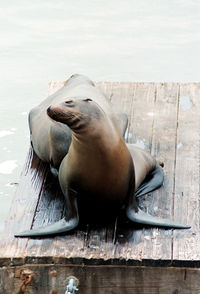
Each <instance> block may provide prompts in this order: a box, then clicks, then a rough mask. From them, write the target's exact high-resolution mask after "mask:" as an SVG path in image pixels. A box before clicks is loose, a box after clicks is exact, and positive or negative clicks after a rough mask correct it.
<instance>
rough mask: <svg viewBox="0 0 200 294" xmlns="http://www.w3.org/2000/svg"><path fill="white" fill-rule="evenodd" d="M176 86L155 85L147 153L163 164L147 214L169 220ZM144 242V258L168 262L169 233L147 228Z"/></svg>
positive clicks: (173, 160) (169, 253)
mask: <svg viewBox="0 0 200 294" xmlns="http://www.w3.org/2000/svg"><path fill="white" fill-rule="evenodd" d="M177 110H178V85H177V84H176V83H167V84H163V83H162V84H157V87H156V93H155V110H154V122H153V136H152V146H151V153H152V155H153V156H155V157H157V158H159V159H161V160H163V161H164V164H165V166H164V174H165V178H164V186H163V187H161V188H160V189H159V190H157V191H155V192H154V193H153V195H149V196H147V197H149V198H147V203H146V205H147V210H148V212H149V213H150V214H152V215H156V216H160V217H165V218H171V219H172V218H173V189H174V169H175V165H174V164H175V156H176V154H175V145H176V132H177ZM150 231H151V234H149V235H147V236H146V237H145V239H144V256H143V258H144V259H153V260H159V259H160V260H168V261H170V260H171V255H172V251H171V250H172V249H171V242H172V238H171V230H162V229H157V228H155V229H153V228H151V229H150Z"/></svg>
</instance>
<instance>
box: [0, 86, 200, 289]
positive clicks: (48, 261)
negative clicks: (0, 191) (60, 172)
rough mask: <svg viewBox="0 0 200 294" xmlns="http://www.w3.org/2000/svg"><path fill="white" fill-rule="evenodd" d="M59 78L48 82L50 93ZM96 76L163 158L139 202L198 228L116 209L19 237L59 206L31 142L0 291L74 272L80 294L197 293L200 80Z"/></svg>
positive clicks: (136, 135) (1, 254) (2, 244)
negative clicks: (166, 224)
mask: <svg viewBox="0 0 200 294" xmlns="http://www.w3.org/2000/svg"><path fill="white" fill-rule="evenodd" d="M62 84H63V83H62V82H52V83H50V85H49V89H48V94H50V93H53V92H54V91H55V90H56V89H58V88H59V87H61V86H62ZM97 85H98V87H100V88H101V89H102V90H103V92H105V93H106V95H108V97H110V99H111V100H112V102H113V104H114V105H115V106H116V107H117V108H118V109H121V110H122V111H124V112H126V113H127V114H128V117H129V125H128V132H127V134H126V140H127V141H128V142H130V143H136V144H137V145H138V146H140V147H142V148H145V149H146V150H148V151H150V152H151V154H152V155H154V156H156V157H157V158H159V159H161V160H163V161H164V163H165V166H164V173H165V181H164V186H163V187H162V188H161V189H159V190H157V191H155V192H154V193H151V194H149V195H147V196H145V197H142V198H141V199H140V202H139V203H140V207H141V208H142V209H144V210H145V211H148V212H149V213H150V214H152V215H157V216H161V217H167V218H172V219H175V220H178V221H179V222H182V223H187V224H190V225H191V226H192V228H191V229H190V230H164V229H158V228H150V227H146V228H145V227H143V226H137V225H135V224H131V223H130V222H129V221H128V220H127V219H124V218H123V217H118V218H116V219H115V220H113V221H111V222H110V223H106V224H105V223H103V222H102V223H101V222H100V223H98V224H92V223H88V222H85V221H84V220H81V221H80V225H79V227H78V229H76V230H75V231H74V232H73V233H68V234H66V235H63V236H58V237H54V238H44V239H39V238H38V239H28V238H24V239H21V238H14V232H18V231H22V230H25V229H29V228H31V227H37V226H41V225H45V224H47V223H50V222H54V221H56V220H59V219H60V218H61V217H62V213H63V200H62V199H63V198H62V193H61V191H60V188H59V186H58V183H57V181H56V180H55V179H54V178H53V177H52V176H51V174H50V172H49V167H48V165H47V164H45V163H43V162H41V161H40V160H39V159H38V158H37V156H36V155H35V154H34V152H33V150H32V148H30V150H29V153H28V156H27V160H26V163H25V166H24V170H23V172H22V175H21V181H20V184H19V186H18V189H17V191H16V194H15V197H14V199H13V203H12V207H11V209H10V213H9V216H8V218H7V221H6V224H5V230H4V232H3V234H2V235H1V239H0V294H1V293H2V294H11V293H16V294H17V293H18V294H19V293H31V294H32V293H33V294H36V293H44V294H46V293H51V294H58V293H65V291H66V279H67V277H69V276H75V277H76V278H77V279H78V280H79V287H78V288H79V291H78V292H77V293H80V294H82V293H84V294H94V293H95V294H104V293H106V294H109V293H110V294H111V293H112V294H113V293H115V294H119V293H123V294H130V293H142V294H143V293H152V294H153V293H159V294H160V293H173V294H179V293H188V294H189V293H200V269H199V267H200V228H199V226H200V83H186V84H178V83H126V82H123V83H119V82H113V83H111V82H99V83H97ZM27 127H28V126H27ZM22 144H23V142H22ZM23 279H24V280H23ZM26 279H27V280H26ZM23 283H24V284H23ZM22 285H24V287H22ZM20 287H21V288H20ZM20 289H21V290H20ZM24 289H25V290H24ZM20 291H21V292H20ZM26 291H27V292H26ZM28 291H29V292H28Z"/></svg>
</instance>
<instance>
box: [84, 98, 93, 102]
mask: <svg viewBox="0 0 200 294" xmlns="http://www.w3.org/2000/svg"><path fill="white" fill-rule="evenodd" d="M83 101H86V102H89V101H92V99H91V98H87V99H84V100H83Z"/></svg>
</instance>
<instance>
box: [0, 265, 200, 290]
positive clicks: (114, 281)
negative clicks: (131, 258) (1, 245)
mask: <svg viewBox="0 0 200 294" xmlns="http://www.w3.org/2000/svg"><path fill="white" fill-rule="evenodd" d="M23 270H29V272H31V273H32V280H31V282H30V283H29V284H28V285H27V287H26V293H32V294H36V293H37V294H38V293H44V294H49V293H54V294H55V293H57V294H58V293H65V291H66V279H67V278H68V277H69V276H75V277H76V278H77V279H78V280H79V286H78V289H79V290H78V292H77V293H80V294H82V293H84V294H93V293H95V294H102V293H108V294H111V293H112V294H118V293H124V294H132V293H141V294H146V293H150V294H156V293H157V294H159V293H163V294H171V293H174V294H175V293H181V294H191V293H193V294H195V293H196V294H198V293H199V291H200V269H185V268H169V267H165V268H161V267H155V268H153V267H122V266H120V267H119V266H76V265H64V264H49V265H44V264H40V265H34V264H32V265H30V264H24V265H23V266H13V267H12V268H9V269H8V268H6V267H4V268H1V269H0V277H1V279H0V294H10V293H20V292H19V289H20V286H21V285H22V280H21V272H22V271H23Z"/></svg>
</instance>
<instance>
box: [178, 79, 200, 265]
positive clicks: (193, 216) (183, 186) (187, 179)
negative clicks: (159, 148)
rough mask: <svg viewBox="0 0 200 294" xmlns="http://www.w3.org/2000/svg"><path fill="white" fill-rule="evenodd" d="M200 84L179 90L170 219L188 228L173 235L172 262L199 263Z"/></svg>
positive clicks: (187, 85) (183, 86) (184, 86)
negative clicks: (171, 215)
mask: <svg viewBox="0 0 200 294" xmlns="http://www.w3.org/2000/svg"><path fill="white" fill-rule="evenodd" d="M199 94H200V84H199V83H194V84H182V85H181V86H180V97H179V100H180V106H179V121H178V135H177V151H176V152H177V158H176V181H175V199H174V218H176V219H179V221H180V222H182V223H188V224H190V225H191V226H192V228H191V229H190V230H186V231H185V232H184V231H178V230H175V231H174V246H173V259H174V260H188V261H189V260H191V262H192V260H193V259H195V260H199V259H200V247H199V246H200V227H199V226H200V223H199V211H200V207H199V195H200V186H199V185H200V182H199V179H200V177H199V175H200V153H199V152H200V137H199V135H200V132H199V130H200V116H199V114H200V101H199Z"/></svg>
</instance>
